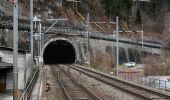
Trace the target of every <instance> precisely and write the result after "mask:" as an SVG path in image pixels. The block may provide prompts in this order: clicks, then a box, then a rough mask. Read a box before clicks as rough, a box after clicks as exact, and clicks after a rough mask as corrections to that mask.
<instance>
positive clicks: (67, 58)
mask: <svg viewBox="0 0 170 100" xmlns="http://www.w3.org/2000/svg"><path fill="white" fill-rule="evenodd" d="M43 60H44V64H71V63H75V60H76V51H75V48H74V46H73V45H72V44H71V43H70V42H68V41H66V40H56V41H53V42H51V43H50V44H48V45H47V47H46V48H45V50H44V53H43Z"/></svg>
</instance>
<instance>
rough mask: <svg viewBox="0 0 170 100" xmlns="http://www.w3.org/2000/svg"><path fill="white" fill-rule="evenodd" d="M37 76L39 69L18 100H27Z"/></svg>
mask: <svg viewBox="0 0 170 100" xmlns="http://www.w3.org/2000/svg"><path fill="white" fill-rule="evenodd" d="M38 74H39V69H38V68H37V69H36V71H35V73H34V75H33V78H32V79H31V81H30V83H29V84H28V86H27V87H26V89H25V91H24V93H23V94H22V96H21V98H20V100H25V99H26V100H27V98H28V97H29V96H30V93H31V91H32V88H33V86H34V84H35V81H36V80H37V77H38Z"/></svg>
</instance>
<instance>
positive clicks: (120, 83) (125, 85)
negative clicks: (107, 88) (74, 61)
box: [71, 65, 170, 100]
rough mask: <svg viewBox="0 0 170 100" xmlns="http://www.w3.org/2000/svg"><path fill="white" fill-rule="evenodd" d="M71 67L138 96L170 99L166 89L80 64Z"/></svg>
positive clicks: (150, 98) (149, 98)
mask: <svg viewBox="0 0 170 100" xmlns="http://www.w3.org/2000/svg"><path fill="white" fill-rule="evenodd" d="M75 66H76V67H75ZM71 68H73V69H75V70H78V71H81V72H82V73H84V74H86V75H89V76H91V77H93V78H95V79H97V80H99V81H102V82H105V83H107V84H108V85H112V86H115V87H116V88H118V89H120V90H122V91H126V92H128V93H129V94H132V95H135V96H137V97H142V98H144V99H146V100H153V98H152V96H153V97H155V96H157V97H156V98H159V99H165V100H169V99H170V94H169V92H166V91H161V90H155V89H152V88H148V87H145V86H141V85H138V84H134V83H132V82H128V81H125V80H122V79H120V78H117V77H114V76H111V75H109V74H105V73H102V72H98V71H96V70H92V69H88V68H85V67H81V66H79V65H74V66H72V67H71ZM86 71H87V72H86ZM90 73H91V74H90ZM92 73H93V74H95V75H93V74H92ZM96 75H97V76H98V75H99V76H98V77H97V76H96ZM102 77H103V78H104V77H105V78H106V80H103V78H102ZM109 80H110V81H109ZM111 80H113V81H114V82H111ZM130 88H132V89H130ZM137 91H138V92H137ZM141 91H143V92H141ZM150 95H152V96H151V97H150Z"/></svg>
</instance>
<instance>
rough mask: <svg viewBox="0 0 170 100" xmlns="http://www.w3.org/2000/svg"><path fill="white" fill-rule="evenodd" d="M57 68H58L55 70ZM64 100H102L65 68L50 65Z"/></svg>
mask: <svg viewBox="0 0 170 100" xmlns="http://www.w3.org/2000/svg"><path fill="white" fill-rule="evenodd" d="M56 68H59V70H57V71H56V70H55V69H56ZM51 69H52V70H53V74H54V75H55V77H56V79H57V81H58V83H59V85H60V87H61V89H62V91H63V93H64V95H65V98H66V100H103V99H101V98H100V97H98V96H97V95H96V94H95V93H93V92H91V91H90V90H89V89H88V88H86V87H85V86H84V85H82V84H80V82H79V81H78V80H76V79H75V78H74V77H73V76H72V75H71V73H70V72H69V70H65V69H64V67H62V66H61V65H60V66H59V67H57V66H55V67H54V66H53V67H51Z"/></svg>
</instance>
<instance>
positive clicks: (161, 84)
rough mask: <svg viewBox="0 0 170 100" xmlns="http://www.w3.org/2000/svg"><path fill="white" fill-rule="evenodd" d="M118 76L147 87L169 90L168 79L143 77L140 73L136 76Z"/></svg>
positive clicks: (169, 83)
mask: <svg viewBox="0 0 170 100" xmlns="http://www.w3.org/2000/svg"><path fill="white" fill-rule="evenodd" d="M120 78H122V79H125V80H127V81H131V82H134V83H137V84H142V85H145V86H148V87H152V88H155V89H160V90H165V91H170V81H165V80H160V79H156V78H150V77H143V76H140V75H137V76H132V75H130V76H126V77H122V76H120Z"/></svg>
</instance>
